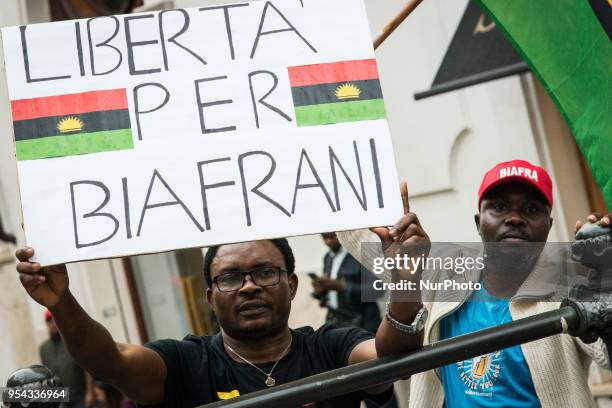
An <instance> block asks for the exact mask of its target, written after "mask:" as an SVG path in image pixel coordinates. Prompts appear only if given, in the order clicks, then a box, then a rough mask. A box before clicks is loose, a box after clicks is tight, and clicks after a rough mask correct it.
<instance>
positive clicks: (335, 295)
mask: <svg viewBox="0 0 612 408" xmlns="http://www.w3.org/2000/svg"><path fill="white" fill-rule="evenodd" d="M321 237H322V238H323V241H324V242H325V245H327V246H328V247H329V252H327V253H326V254H325V257H324V258H323V275H322V276H320V277H317V278H316V279H313V281H312V286H313V288H314V293H315V296H316V297H319V298H322V299H324V302H322V303H324V305H325V306H326V307H327V308H328V313H327V321H328V322H334V323H336V324H337V325H338V326H356V327H361V328H363V329H365V330H369V331H371V332H376V330H377V328H378V325H379V324H380V312H379V310H378V306H377V305H376V303H374V302H363V301H362V295H363V297H366V295H367V298H368V299H374V298H377V297H379V296H380V295H382V292H380V291H375V290H374V289H373V287H372V282H373V281H374V280H375V277H374V275H373V274H372V273H371V272H370V271H368V270H367V269H365V268H363V267H362V266H361V264H360V263H359V262H358V261H357V260H356V259H355V258H353V257H352V256H351V254H349V253H348V252H347V251H346V250H345V249H344V248H343V247H342V245H340V241H338V237H337V236H336V233H335V232H328V233H324V234H321Z"/></svg>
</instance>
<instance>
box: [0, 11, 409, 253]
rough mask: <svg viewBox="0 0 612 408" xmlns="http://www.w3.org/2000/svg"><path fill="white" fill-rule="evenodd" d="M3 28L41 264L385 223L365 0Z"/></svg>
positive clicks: (386, 164)
mask: <svg viewBox="0 0 612 408" xmlns="http://www.w3.org/2000/svg"><path fill="white" fill-rule="evenodd" d="M304 3H305V4H304V5H303V6H302V5H301V2H299V1H290V0H282V1H281V0H279V1H257V2H252V3H240V4H233V5H225V6H218V7H202V8H191V9H181V10H168V11H162V12H151V13H142V14H131V15H123V16H110V17H97V18H92V19H87V20H74V21H65V22H56V23H47V24H35V25H28V26H21V27H10V28H3V29H2V42H3V47H4V57H5V64H6V76H7V81H8V89H9V96H10V99H11V110H12V116H13V129H14V137H15V145H16V158H17V166H18V172H19V184H20V191H21V198H22V203H23V204H22V212H23V220H24V228H25V233H26V240H27V244H28V245H30V246H32V247H34V248H35V250H36V254H37V259H38V260H39V261H40V262H41V263H42V264H44V265H47V264H54V263H59V262H71V261H78V260H87V259H97V258H105V257H117V256H125V255H132V254H140V253H150V252H160V251H167V250H172V249H177V248H186V247H199V246H208V245H213V244H220V243H229V242H240V241H247V240H255V239H265V238H275V237H284V236H293V235H302V234H310V233H318V232H323V231H340V230H347V229H354V228H362V227H368V226H373V225H389V224H393V223H394V222H395V221H396V220H397V218H398V217H399V216H400V215H401V200H400V196H399V194H398V180H397V174H396V168H395V162H394V156H393V149H392V145H391V138H390V135H389V130H388V125H387V120H386V114H385V108H384V103H383V99H382V93H381V90H380V84H379V80H378V71H377V68H376V60H375V59H374V52H373V49H372V41H371V38H370V32H369V28H368V21H367V16H366V12H365V7H364V4H363V1H362V0H333V1H329V0H309V1H308V2H304Z"/></svg>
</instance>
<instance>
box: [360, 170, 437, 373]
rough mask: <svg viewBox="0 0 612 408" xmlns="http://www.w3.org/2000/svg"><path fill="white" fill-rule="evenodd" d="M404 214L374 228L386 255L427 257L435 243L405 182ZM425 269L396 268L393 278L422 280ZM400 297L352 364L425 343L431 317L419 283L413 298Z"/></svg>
mask: <svg viewBox="0 0 612 408" xmlns="http://www.w3.org/2000/svg"><path fill="white" fill-rule="evenodd" d="M400 192H401V195H402V202H403V204H404V215H403V216H402V218H400V219H399V221H398V222H397V223H396V224H395V225H394V226H392V227H391V228H387V227H380V228H372V229H371V230H372V232H374V233H375V234H376V235H378V237H379V238H380V240H381V243H382V246H383V251H384V256H385V257H387V258H395V256H396V255H398V254H399V255H403V254H407V255H408V256H411V257H412V256H414V257H415V258H416V257H422V256H424V257H427V255H428V254H429V249H430V247H431V242H430V240H429V236H428V235H427V233H426V232H425V231H424V229H423V228H422V227H421V224H420V222H419V219H418V218H417V216H416V214H414V213H411V212H410V205H409V202H408V186H407V185H406V183H405V182H403V183H402V184H401V186H400ZM421 272H422V270H416V271H410V270H400V269H397V268H394V269H393V270H392V271H391V275H392V281H393V282H400V281H402V280H409V281H413V282H418V281H419V279H420V277H421ZM399 297H400V296H398V295H397V294H395V293H394V292H391V298H390V303H389V307H388V311H387V313H386V316H385V317H384V318H383V321H382V323H381V324H380V326H379V328H378V331H377V333H376V340H375V341H370V342H364V343H362V344H360V345H358V346H357V347H355V349H354V350H353V353H351V356H350V360H349V362H350V363H351V364H354V363H359V362H362V361H367V360H371V359H373V358H376V357H382V356H385V355H390V354H398V353H406V352H409V351H412V350H414V349H416V348H419V347H421V346H422V344H423V331H422V328H423V327H422V325H423V324H424V320H425V319H426V317H427V314H426V311H425V310H423V311H422V310H421V309H422V308H423V304H422V303H421V301H420V291H419V290H418V284H417V285H416V290H414V291H413V292H412V294H411V295H410V300H411V301H402V300H401V299H399Z"/></svg>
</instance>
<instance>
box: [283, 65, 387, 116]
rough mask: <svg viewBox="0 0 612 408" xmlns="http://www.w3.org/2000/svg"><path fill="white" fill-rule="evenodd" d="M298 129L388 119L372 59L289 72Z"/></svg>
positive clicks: (299, 68)
mask: <svg viewBox="0 0 612 408" xmlns="http://www.w3.org/2000/svg"><path fill="white" fill-rule="evenodd" d="M289 83H290V84H291V93H292V95H293V104H294V105H295V118H296V122H297V125H298V126H314V125H327V124H332V123H341V122H354V121H360V120H375V119H384V118H386V117H387V114H386V112H385V104H384V101H383V96H382V90H381V89H380V82H379V80H378V69H377V67H376V60H375V59H367V60H357V61H341V62H334V63H328V64H315V65H303V66H298V67H290V68H289Z"/></svg>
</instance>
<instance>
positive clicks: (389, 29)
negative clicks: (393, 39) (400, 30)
mask: <svg viewBox="0 0 612 408" xmlns="http://www.w3.org/2000/svg"><path fill="white" fill-rule="evenodd" d="M422 1H423V0H412V1H410V2H409V3H408V4H406V5H405V6H404V8H403V9H402V11H400V12H399V14H398V15H396V16H395V17H393V20H391V21H390V22H389V23H388V24H387V25H386V26H385V28H383V30H382V32H381V33H380V35H379V36H378V37H376V39H375V40H374V49H377V48H378V47H379V46H380V44H382V43H383V42H384V41H385V40H386V39H387V37H389V36H390V35H391V33H393V32H394V31H395V29H396V28H397V27H399V26H400V24H402V23H403V22H404V20H405V19H406V18H407V17H408V16H409V15H410V13H412V12H413V11H414V9H415V8H417V6H418V5H419V4H421V2H422Z"/></svg>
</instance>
